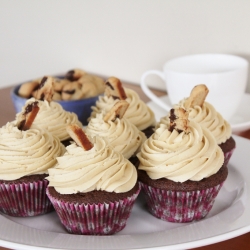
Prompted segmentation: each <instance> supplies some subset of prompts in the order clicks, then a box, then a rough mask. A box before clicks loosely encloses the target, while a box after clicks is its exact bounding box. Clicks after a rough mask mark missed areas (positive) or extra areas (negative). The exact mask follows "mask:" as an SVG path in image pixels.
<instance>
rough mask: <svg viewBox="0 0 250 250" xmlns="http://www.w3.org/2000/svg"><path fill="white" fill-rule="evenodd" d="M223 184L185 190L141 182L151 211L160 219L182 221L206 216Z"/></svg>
mask: <svg viewBox="0 0 250 250" xmlns="http://www.w3.org/2000/svg"><path fill="white" fill-rule="evenodd" d="M222 185H223V183H221V184H219V185H217V186H215V187H212V188H208V189H205V190H197V191H186V192H185V191H171V190H164V189H158V188H154V187H151V186H148V185H146V184H144V183H142V182H141V187H142V191H143V194H144V196H145V199H146V202H147V206H148V210H149V212H150V213H151V214H153V215H154V216H155V217H157V218H159V219H162V220H165V221H169V222H181V223H184V222H190V221H194V220H200V219H202V218H204V217H205V216H206V215H207V214H208V212H209V211H210V210H211V208H212V207H213V204H214V201H215V197H216V196H217V195H218V193H219V191H220V189H221V187H222Z"/></svg>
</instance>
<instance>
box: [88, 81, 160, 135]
mask: <svg viewBox="0 0 250 250" xmlns="http://www.w3.org/2000/svg"><path fill="white" fill-rule="evenodd" d="M105 85H106V87H105V92H104V95H103V96H99V99H98V100H97V101H96V105H95V106H93V107H92V113H91V116H90V118H92V117H95V116H96V114H98V113H101V112H108V111H109V110H110V109H111V108H112V107H113V105H114V104H115V103H116V102H118V101H119V100H126V101H127V102H128V103H129V108H128V110H127V112H126V114H125V116H124V117H125V118H126V119H128V120H129V121H130V122H131V123H133V124H134V125H135V126H136V127H137V128H138V129H139V130H141V131H142V132H143V133H144V134H145V135H146V136H147V137H149V136H150V135H151V134H152V133H153V132H154V127H155V123H156V121H155V115H154V113H153V111H152V110H151V109H150V108H149V107H148V106H147V105H146V103H145V102H143V101H142V100H141V99H140V97H139V95H138V94H137V93H136V92H135V91H134V90H132V89H129V88H123V86H122V83H121V81H120V80H119V79H118V78H116V77H110V78H109V79H108V80H107V81H106V83H105Z"/></svg>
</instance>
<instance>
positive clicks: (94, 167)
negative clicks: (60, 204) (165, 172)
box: [47, 137, 137, 194]
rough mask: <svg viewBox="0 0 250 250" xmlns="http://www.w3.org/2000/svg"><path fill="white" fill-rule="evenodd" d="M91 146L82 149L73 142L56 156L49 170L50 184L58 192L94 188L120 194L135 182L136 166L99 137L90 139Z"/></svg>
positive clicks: (82, 190)
mask: <svg viewBox="0 0 250 250" xmlns="http://www.w3.org/2000/svg"><path fill="white" fill-rule="evenodd" d="M92 142H93V144H94V146H93V148H91V149H90V150H88V151H85V150H84V149H83V148H81V147H78V146H77V145H76V144H75V143H73V144H71V145H70V146H68V147H66V150H67V152H66V153H65V154H64V155H63V156H61V157H58V158H57V161H58V164H57V165H56V166H55V167H54V168H53V169H50V170H49V177H47V179H48V180H49V182H50V183H49V186H53V187H54V188H55V189H56V191H57V192H59V193H60V194H74V193H79V192H80V193H85V192H90V191H93V190H102V191H107V192H116V193H123V192H127V191H129V190H131V189H132V188H133V187H134V186H135V184H136V181H137V172H136V169H135V167H134V166H133V165H132V163H130V162H129V161H128V160H127V159H125V158H124V157H123V156H122V154H120V153H118V152H116V151H114V150H113V149H112V148H111V147H109V146H108V144H107V142H106V141H105V140H104V139H103V138H101V137H94V138H92Z"/></svg>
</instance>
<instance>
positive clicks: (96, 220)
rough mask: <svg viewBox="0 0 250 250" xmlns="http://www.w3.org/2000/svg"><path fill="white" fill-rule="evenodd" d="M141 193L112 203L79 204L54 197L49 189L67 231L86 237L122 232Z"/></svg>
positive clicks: (50, 197) (51, 198)
mask: <svg viewBox="0 0 250 250" xmlns="http://www.w3.org/2000/svg"><path fill="white" fill-rule="evenodd" d="M139 192H140V188H139V189H138V190H137V192H136V193H135V194H133V195H132V196H130V197H127V198H125V199H123V200H119V201H115V202H110V203H103V204H101V203H99V204H78V203H70V202H64V201H62V200H58V199H56V198H54V197H52V196H51V195H50V193H49V189H48V188H47V195H48V197H49V199H50V200H51V202H52V204H53V206H54V208H55V210H56V212H57V214H58V216H59V218H60V221H61V223H62V224H63V226H64V227H65V228H66V230H67V231H68V232H69V233H73V234H84V235H110V234H114V233H117V232H119V231H121V230H122V229H123V228H124V227H125V226H126V222H127V219H128V218H129V216H130V213H131V210H132V208H133V205H134V202H135V200H136V198H137V196H138V194H139Z"/></svg>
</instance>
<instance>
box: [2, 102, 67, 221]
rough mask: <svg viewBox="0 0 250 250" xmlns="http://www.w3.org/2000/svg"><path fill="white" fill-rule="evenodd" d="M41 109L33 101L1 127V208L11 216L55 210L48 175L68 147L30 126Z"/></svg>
mask: <svg viewBox="0 0 250 250" xmlns="http://www.w3.org/2000/svg"><path fill="white" fill-rule="evenodd" d="M38 110H39V107H38V106H37V103H36V102H35V103H32V104H29V105H27V106H26V108H25V112H24V113H21V114H20V115H19V116H17V120H16V121H13V122H11V123H7V124H6V125H5V126H3V127H2V128H0V141H1V144H0V158H1V163H0V211H1V212H2V213H5V214H8V215H11V216H20V217H26V216H36V215H40V214H44V213H48V212H50V211H52V210H53V206H52V204H51V202H50V201H49V199H48V197H47V196H46V188H47V185H48V180H46V179H45V177H47V176H48V168H51V167H53V166H54V165H55V164H56V157H58V156H61V155H62V154H63V153H64V150H65V148H64V146H63V145H62V144H61V143H60V141H59V139H58V138H57V137H54V136H53V135H51V134H50V133H49V132H46V131H44V130H42V129H39V128H36V129H31V128H30V126H31V124H32V122H33V120H34V119H35V116H36V114H37V111H38Z"/></svg>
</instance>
